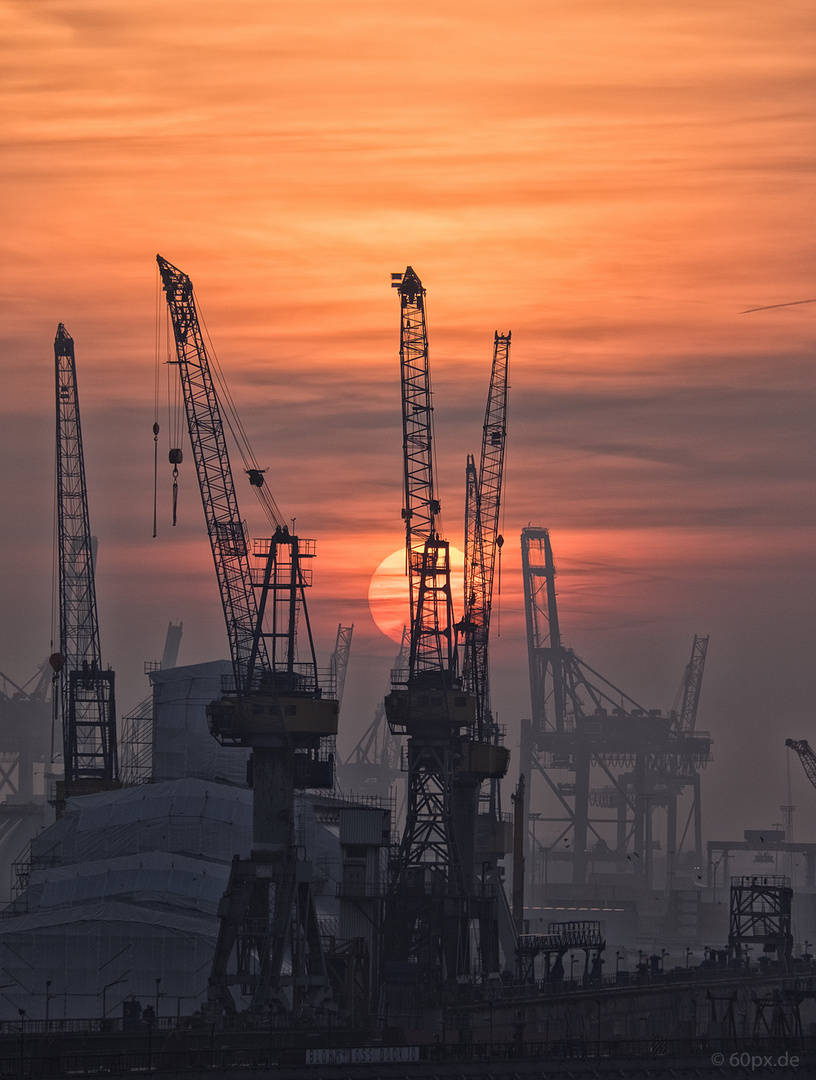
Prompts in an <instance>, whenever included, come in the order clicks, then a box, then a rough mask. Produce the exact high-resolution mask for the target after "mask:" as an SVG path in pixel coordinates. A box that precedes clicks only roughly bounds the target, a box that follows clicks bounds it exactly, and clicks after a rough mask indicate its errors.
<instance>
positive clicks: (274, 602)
mask: <svg viewBox="0 0 816 1080" xmlns="http://www.w3.org/2000/svg"><path fill="white" fill-rule="evenodd" d="M157 261H158V264H159V271H160V274H161V277H162V282H163V285H164V289H165V293H166V295H167V302H168V306H169V309H170V316H171V319H172V323H173V332H174V335H175V341H176V353H177V357H178V367H179V374H180V376H181V383H182V390H183V396H184V403H185V408H186V412H187V426H188V430H189V435H190V442H191V444H192V447H193V455H194V458H195V464H196V471H197V475H198V483H199V487H200V490H201V499H202V503H203V506H204V515H205V519H206V522H207V531H208V533H209V537H210V545H211V548H212V553H213V561H214V563H215V570H216V576H217V578H218V583H219V587H220V590H221V601H222V605H223V609H224V617H225V621H226V625H227V634H228V637H229V643H230V652H231V656H232V665H233V671H234V674H235V692H234V693H228V694H225V695H224V696H223V697H222V698H221V699H220V700H218V701H214V702H211V703H210V705H209V707H208V710H207V716H208V722H209V726H210V731H211V733H212V734H213V735H214V736H215V737H216V738H218V739H219V741H220V742H221V743H222V744H224V745H237V746H247V747H251V748H252V787H253V837H252V851H251V853H250V856H249V858H239V857H238V856H236V857H235V859H234V860H233V865H232V870H231V873H230V880H229V883H228V886H227V891H226V893H225V896H224V899H223V902H222V904H221V908H220V915H221V923H220V928H219V934H218V940H217V943H216V949H215V954H214V957H213V964H212V969H211V972H210V979H209V988H208V994H209V997H210V1000H211V1002H213V1003H214V1004H215V1005H216V1006H217V1007H218V1008H219V1009H228V1010H232V1009H234V1008H235V1001H234V998H233V995H232V990H231V987H233V986H235V985H236V984H240V985H242V986H243V987H244V989H245V992H246V993H248V994H250V995H251V997H252V1007H253V1009H254V1010H256V1011H260V1012H263V1011H266V1010H268V1009H270V1008H282V1009H284V1010H285V1011H293V1012H298V1011H299V1010H300V1009H301V1008H302V1007H303V1006H304V1005H305V1004H306V1003H309V1004H311V1005H314V1004H315V1003H316V1002H317V1001H320V1002H325V1000H326V998H327V995H330V994H331V993H332V991H334V992H338V987H336V986H335V987H333V988H332V987H330V985H329V973H328V971H327V967H326V959H325V955H324V947H323V942H322V939H321V936H320V933H319V930H318V924H317V914H316V908H315V902H314V893H315V888H314V881H313V877H312V874H311V867H310V864H309V863H308V862H307V861H306V860H303V859H300V858H299V854H298V850H297V846H296V845H295V839H294V822H295V811H294V802H295V796H294V793H295V789H296V788H301V789H302V788H317V787H332V785H333V782H334V758H333V754H330V755H328V756H325V755H324V753H323V751H324V750H326V748H327V746H328V745H333V739H334V737H335V736H336V734H337V713H338V710H339V706H338V702H337V700H336V699H335V698H334V697H333V696H329V695H330V692H331V690H332V687H331V685H329V686H322V685H321V684H320V676H319V673H318V669H317V661H316V657H315V649H314V642H313V640H312V632H311V627H310V624H309V617H308V613H307V611H306V602H305V587H306V586H307V585H309V584H311V575H310V572H309V571H308V570H305V569H304V567H303V562H304V560H309V559H311V558H313V557H314V554H315V550H314V542H313V541H310V540H301V539H299V538H298V537H297V536H293V535H290V533H289V531H288V529H287V528H286V527H285V526H283V525H281V524H280V523H278V525H277V528H276V531H275V534H274V536H273V537H272V538H271V539H262V540H256V541H255V544H254V547H253V552H252V554H253V557H254V558H256V559H257V560H259V561H260V563H261V567H262V568H261V570H260V572H258V573H255V574H253V572H252V569H251V565H250V560H249V554H250V553H249V550H248V544H247V538H246V531H245V529H244V525H243V522H242V520H241V517H240V515H239V512H238V502H237V497H236V494H235V486H234V483H233V478H232V471H231V468H230V462H229V455H228V452H227V446H226V441H225V437H224V427H223V422H222V418H221V411H220V408H219V404H218V396H217V393H216V390H215V386H214V385H213V380H212V378H211V373H210V364H209V358H208V356H207V350H206V348H205V345H204V341H203V339H202V335H201V330H200V326H199V319H198V315H197V312H196V308H195V302H194V299H193V287H192V283H191V282H190V279H189V278H188V277H187V276H186V275H185V274H183V273H181V271H179V270H178V269H176V267H174V266H172V265H171V264H170V263H168V262H167V261H166V260H165V259H163V258H162V257H161V256H157ZM248 473H249V479H250V484H252V485H253V486H255V487H260V486H261V485H262V484H263V476H262V471H261V470H259V469H257V468H253V469H249V470H248ZM265 502H266V504H267V506H268V507H270V508H271V497H270V499H269V500H265ZM256 591H257V595H256ZM299 627H300V630H301V631H305V633H306V635H307V637H308V644H309V659H308V662H306V663H299V662H298V660H297V655H296V645H297V639H298V638H297V635H298V628H299ZM348 642H349V643H350V631H349V638H348ZM329 681H330V682H331V680H329ZM324 690H326V691H328V693H327V694H326V695H325V696H324ZM233 959H234V961H235V962H234V964H232V963H231V961H232V960H233ZM287 966H288V968H289V970H288V971H286V970H284V969H285V968H286V967H287Z"/></svg>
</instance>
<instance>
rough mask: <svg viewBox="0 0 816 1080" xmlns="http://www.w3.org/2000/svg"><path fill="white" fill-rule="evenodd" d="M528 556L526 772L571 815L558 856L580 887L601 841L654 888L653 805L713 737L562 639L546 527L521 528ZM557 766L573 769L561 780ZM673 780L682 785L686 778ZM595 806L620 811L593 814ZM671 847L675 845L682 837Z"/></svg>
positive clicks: (706, 754) (704, 755)
mask: <svg viewBox="0 0 816 1080" xmlns="http://www.w3.org/2000/svg"><path fill="white" fill-rule="evenodd" d="M521 554H522V571H523V578H524V595H525V612H526V618H527V645H528V661H529V669H530V695H531V703H532V719H531V720H526V721H522V726H521V745H520V755H519V756H520V763H519V770H520V772H521V773H523V774H525V775H526V776H527V777H528V778H529V779H530V780H532V776H533V775H540V776H541V777H542V778H543V779H544V781H545V783H546V785H547V787H548V788H549V790H550V794H551V795H552V796H553V797H554V798H555V800H556V802H557V805H558V807H559V808H560V811H561V813H562V815H563V816H562V817H561V818H553V819H551V820H557V821H561V822H562V823H563V829H562V831H561V833H560V835H559V836H558V837H557V840H556V841H555V842H554V844H553V845H551V846H550V848H549V854H550V857H551V858H553V859H568V860H569V862H570V863H571V865H572V884H573V885H574V886H577V887H578V888H580V887H582V886H584V885H585V884H586V875H587V869H588V861H589V844H590V843H593V844H595V845H597V846H598V848H599V850H601V851H602V852H603V853H604V854H603V857H604V858H606V859H609V858H611V859H613V860H614V861H615V862H617V864H618V866H619V867H620V868H621V871H624V872H628V873H632V872H634V873H635V874H636V875H638V876H640V877H641V878H642V883H643V886H648V885H650V884H651V872H652V866H651V852H652V849H653V844H652V838H651V810H652V808H653V807H654V806H656V805H658V804H659V803H660V802H662V803H664V804H665V803H667V802H668V803H669V804H671V799H672V797H673V796H672V795H671V793H670V792H669V791H667V779H666V775H667V772H668V765H667V763H668V762H672V761H682V762H683V765H684V768H687V769H689V770H692V771H693V770H695V769H696V768H697V767H698V766H699V765H702V764H705V763H706V762H707V761H709V760H710V750H711V739H710V737H709V736H708V733H707V732H700V731H694V730H681V729H679V728H678V727H677V725H676V718H675V717H673V716H672V715H670V714H663V713H662V712H661V711H660V710H659V709H648V710H647V709H645V708H644V707H643V706H641V705H639V704H638V702H636V701H635V700H634V698H632V697H630V696H629V695H628V694H626V693H624V692H623V691H622V690H620V689H619V688H618V687H616V686H615V685H614V684H613V683H611V682H610V681H609V680H608V679H605V678H604V677H603V676H602V675H600V674H599V673H598V672H597V671H595V670H594V669H593V668H591V667H590V666H589V665H588V664H587V663H585V661H583V660H581V659H580V658H579V657H578V656H577V655H576V654H575V652H574V651H573V650H572V649H569V648H566V647H565V646H564V645H563V643H562V640H561V632H560V625H559V618H558V606H557V601H556V589H555V577H556V569H555V563H554V560H553V552H552V545H551V543H550V537H549V532H548V530H547V529H541V528H535V527H532V526H528V527H527V528H525V529H524V530H522V534H521ZM698 670H699V673H700V676H702V668H701V667H699V668H698ZM593 766H597V767H599V768H601V769H602V770H603V772H604V774H605V776H606V778H607V779H608V780H609V782H610V786H609V787H608V788H604V789H600V790H594V791H593V790H591V789H590V775H591V767H593ZM621 769H628V770H630V771H627V772H619V771H617V770H621ZM559 772H561V773H563V772H567V773H571V774H572V776H571V778H570V779H569V780H566V781H558V780H557V776H558V773H559ZM672 782H673V783H675V787H676V786H677V784H682V782H683V781H680V780H678V779H677V778H673V781H672ZM675 795H676V790H675ZM591 807H597V808H599V809H612V810H615V811H616V814H615V816H614V817H612V818H608V817H603V818H598V817H594V818H593V817H591V816H590V808H591ZM669 809H670V812H671V805H669ZM610 827H611V829H612V832H613V833H614V836H613V837H612V838H611V843H610V842H609V841H610V836H609V828H610ZM605 833H606V835H605ZM562 841H563V842H564V847H563V848H561V846H560V845H561V842H562ZM555 843H557V844H558V847H555ZM669 844H670V845H671V847H672V850H674V837H671V838H670V839H669V840H668V841H667V846H668V845H669ZM531 861H532V860H531Z"/></svg>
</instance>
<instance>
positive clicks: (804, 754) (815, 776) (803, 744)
mask: <svg viewBox="0 0 816 1080" xmlns="http://www.w3.org/2000/svg"><path fill="white" fill-rule="evenodd" d="M785 746H787V747H789V748H790V749H791V750H795V751H796V753H797V754H798V755H799V760H800V761H801V762H802V768H803V769H804V770H805V776H806V777H807V778H808V780H810V782H811V784H813V786H814V787H816V754H814V752H813V750H812V749H811V746H810V743H809V742H808V741H807V739H785Z"/></svg>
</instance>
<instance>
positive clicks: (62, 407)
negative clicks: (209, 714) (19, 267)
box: [52, 323, 119, 802]
mask: <svg viewBox="0 0 816 1080" xmlns="http://www.w3.org/2000/svg"><path fill="white" fill-rule="evenodd" d="M54 357H55V365H56V392H57V519H58V526H57V532H58V551H59V553H58V563H59V597H60V647H59V653H58V654H57V657H56V659H55V661H52V662H54V663H55V667H56V668H57V669H58V672H59V679H60V703H61V709H62V733H63V754H64V762H65V779H64V792H61V794H60V797H59V800H58V801H59V802H61V801H62V797H64V796H68V795H71V794H82V793H85V792H89V791H95V790H100V789H102V790H104V789H107V788H110V787H111V786H113V785H115V784H117V783H118V780H119V763H118V757H117V742H116V704H115V695H114V673H113V672H112V671H110V670H103V667H102V656H101V650H100V646H99V623H98V619H97V609H96V587H95V583H94V564H93V550H92V541H91V529H90V519H89V515H88V494H87V489H86V485H85V459H84V456H83V451H82V428H81V424H80V417H79V397H78V394H77V379H76V361H75V357H74V342H73V339H72V338H71V336H70V335H69V334H68V331H67V330H66V329H65V327H64V326H63V324H62V323H60V324H59V327H58V328H57V334H56V337H55V339H54Z"/></svg>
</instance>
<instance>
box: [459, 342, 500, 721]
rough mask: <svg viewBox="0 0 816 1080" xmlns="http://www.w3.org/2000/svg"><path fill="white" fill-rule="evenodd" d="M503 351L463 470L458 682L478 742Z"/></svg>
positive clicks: (484, 709)
mask: <svg viewBox="0 0 816 1080" xmlns="http://www.w3.org/2000/svg"><path fill="white" fill-rule="evenodd" d="M509 351H510V334H506V335H503V334H498V333H496V335H495V337H494V342H493V364H492V367H491V372H490V389H489V392H488V397H487V407H486V409H485V420H484V425H483V428H482V449H481V455H480V458H479V471H478V473H476V466H475V462H474V460H473V457H472V456H471V455H468V461H467V468H466V481H467V483H466V500H465V615H464V619H463V620H462V625H463V627H464V637H465V663H464V664H463V677H464V682H465V685H466V686H467V687H468V689H469V690H470V691H471V693H472V694H473V695H474V697H475V699H476V731H477V735H478V737H479V738H483V737H484V736H485V735H486V734H488V728H490V727H491V726H492V717H491V716H490V684H489V672H488V660H487V653H488V640H489V637H490V611H491V606H492V602H493V577H494V570H495V566H496V556H497V552H498V551H499V550H500V549H501V546H502V544H503V543H504V541H503V538H502V537H501V536H500V535H499V512H500V509H501V490H502V480H503V476H504V446H505V438H506V435H507V362H508V358H509Z"/></svg>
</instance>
